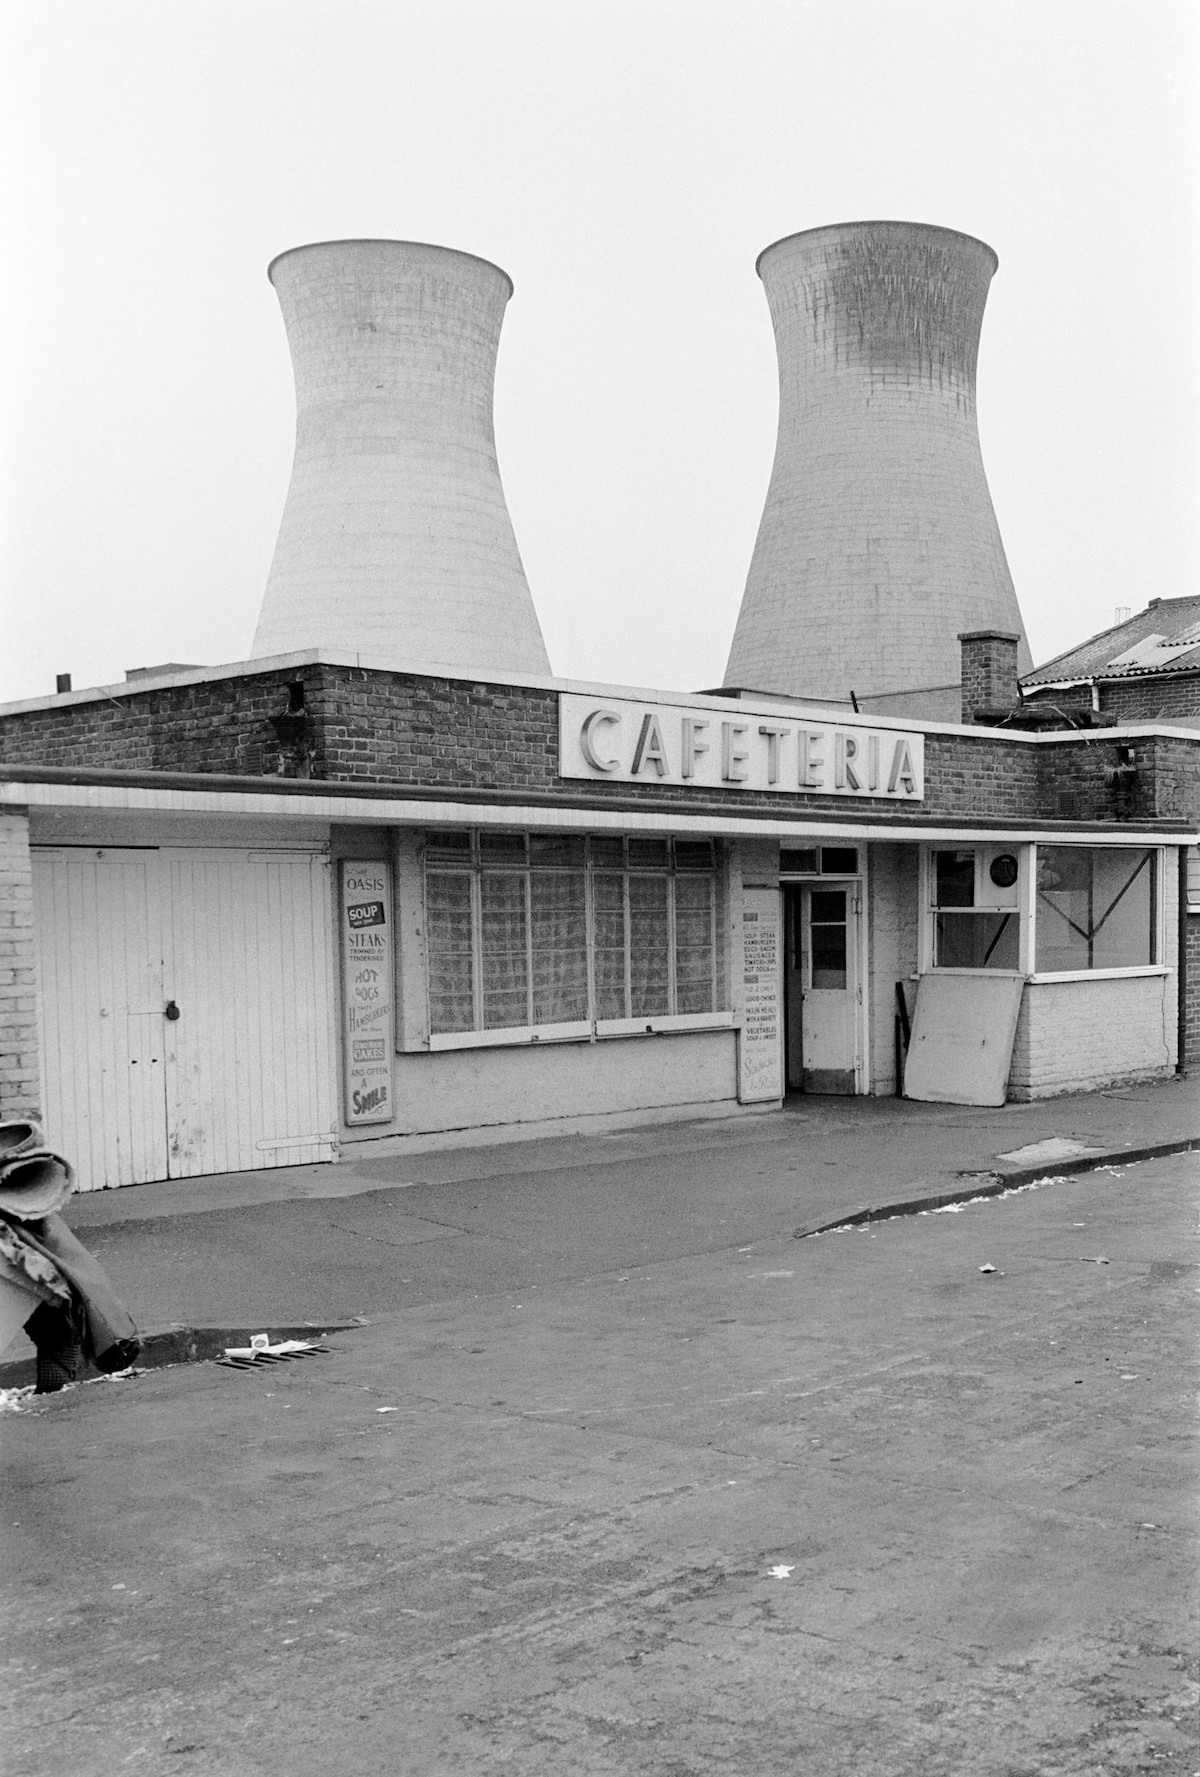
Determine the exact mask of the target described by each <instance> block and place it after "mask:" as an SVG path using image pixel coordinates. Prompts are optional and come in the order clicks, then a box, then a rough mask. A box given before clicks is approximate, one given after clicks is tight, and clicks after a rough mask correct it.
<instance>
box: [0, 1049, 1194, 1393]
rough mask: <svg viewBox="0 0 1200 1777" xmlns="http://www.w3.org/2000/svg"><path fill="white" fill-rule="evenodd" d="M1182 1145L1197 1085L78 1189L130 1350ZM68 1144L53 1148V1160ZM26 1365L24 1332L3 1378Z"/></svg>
mask: <svg viewBox="0 0 1200 1777" xmlns="http://www.w3.org/2000/svg"><path fill="white" fill-rule="evenodd" d="M1192 1145H1200V1079H1187V1078H1178V1079H1173V1080H1169V1081H1164V1082H1156V1083H1154V1084H1152V1085H1143V1086H1130V1087H1114V1088H1112V1089H1110V1090H1108V1091H1103V1092H1093V1093H1086V1094H1079V1095H1073V1096H1069V1097H1061V1098H1054V1099H1047V1100H1041V1101H1038V1102H1036V1103H1033V1104H1008V1105H1004V1106H1001V1107H999V1108H996V1109H984V1108H976V1107H972V1106H961V1105H935V1104H922V1103H917V1102H915V1101H913V1100H908V1099H897V1098H856V1099H847V1098H813V1097H807V1098H805V1097H797V1098H794V1099H791V1100H789V1101H788V1104H787V1107H786V1109H785V1110H783V1111H782V1112H776V1113H768V1114H758V1115H751V1116H737V1117H730V1118H724V1119H716V1120H714V1119H706V1120H700V1121H692V1122H683V1123H659V1124H655V1125H651V1126H649V1127H641V1128H638V1127H631V1128H627V1129H624V1130H621V1129H618V1130H615V1131H613V1130H610V1131H607V1132H606V1133H604V1134H597V1135H588V1136H579V1135H574V1136H569V1137H562V1138H553V1137H552V1138H543V1139H540V1140H536V1141H527V1142H514V1141H506V1142H504V1143H500V1144H497V1145H494V1146H490V1147H489V1146H479V1145H475V1146H469V1147H462V1148H457V1149H446V1150H442V1151H440V1152H436V1153H429V1154H425V1155H421V1156H413V1155H411V1154H410V1155H406V1156H398V1155H388V1154H387V1153H375V1152H373V1151H372V1146H371V1145H370V1144H365V1145H363V1146H361V1147H357V1148H349V1149H347V1150H346V1155H345V1157H344V1158H343V1159H342V1160H341V1161H340V1162H338V1163H336V1164H329V1165H320V1166H302V1167H284V1168H278V1169H274V1170H270V1171H260V1172H248V1173H233V1174H220V1175H214V1176H210V1177H205V1178H198V1179H179V1180H172V1181H168V1182H163V1183H158V1184H147V1185H139V1186H132V1187H126V1188H124V1189H121V1190H115V1191H97V1192H82V1193H79V1194H77V1195H76V1196H75V1197H74V1198H73V1199H72V1200H71V1202H70V1203H69V1205H68V1207H67V1211H66V1218H67V1220H68V1222H69V1223H70V1224H71V1226H72V1227H73V1228H74V1229H75V1231H76V1232H77V1233H78V1235H79V1237H80V1238H81V1239H82V1240H83V1242H84V1244H85V1245H87V1246H88V1247H90V1248H91V1250H92V1251H93V1252H95V1253H96V1255H97V1256H98V1257H99V1258H100V1260H101V1262H102V1263H103V1264H104V1266H105V1268H106V1269H107V1271H108V1272H109V1275H110V1276H111V1277H112V1279H113V1282H114V1284H115V1285H116V1287H117V1290H118V1293H119V1294H120V1295H121V1297H122V1299H123V1300H124V1301H125V1303H126V1305H127V1306H128V1308H129V1309H130V1312H131V1313H132V1314H133V1316H134V1319H135V1320H136V1321H137V1323H138V1325H139V1327H140V1328H141V1329H142V1331H143V1333H144V1335H145V1338H146V1350H145V1355H144V1357H143V1360H142V1361H143V1363H144V1364H147V1365H155V1364H159V1363H175V1362H180V1361H186V1360H187V1359H189V1358H191V1359H196V1358H207V1357H211V1356H213V1355H214V1354H216V1353H217V1352H218V1351H219V1350H221V1349H222V1348H223V1347H224V1346H225V1345H227V1344H230V1343H235V1342H237V1343H244V1341H245V1336H246V1335H248V1334H250V1333H253V1332H260V1331H270V1332H272V1333H273V1334H276V1335H278V1336H280V1337H289V1336H303V1335H304V1334H305V1333H308V1332H311V1331H312V1330H313V1329H314V1328H316V1329H318V1330H319V1329H320V1328H322V1327H330V1326H335V1325H338V1326H340V1325H344V1324H346V1323H348V1322H352V1321H355V1320H361V1319H370V1318H372V1317H373V1316H376V1315H379V1314H381V1313H391V1312H396V1311H401V1310H404V1309H406V1308H410V1307H414V1306H418V1305H420V1304H423V1303H428V1302H434V1301H443V1300H447V1299H451V1298H454V1297H457V1296H462V1295H476V1296H477V1295H480V1294H486V1293H487V1292H489V1291H492V1290H497V1289H502V1288H509V1287H513V1286H516V1285H520V1284H522V1283H525V1284H528V1285H530V1286H532V1285H534V1284H537V1285H541V1286H544V1285H546V1284H548V1283H550V1282H554V1281H561V1280H563V1279H565V1278H569V1277H587V1276H591V1275H594V1274H596V1273H598V1272H603V1271H605V1270H611V1269H612V1268H614V1267H618V1268H619V1267H621V1266H624V1265H630V1264H646V1263H651V1262H653V1261H655V1260H656V1259H659V1258H665V1257H679V1256H681V1255H682V1254H684V1253H692V1254H699V1253H705V1252H712V1251H717V1250H720V1249H722V1248H725V1247H731V1246H737V1245H738V1244H740V1243H741V1242H743V1241H745V1240H750V1239H757V1238H759V1237H761V1236H763V1235H764V1234H768V1235H782V1234H788V1233H794V1232H797V1231H801V1232H809V1233H813V1232H817V1231H819V1230H820V1229H822V1228H830V1227H833V1226H836V1225H838V1224H840V1223H843V1222H846V1221H850V1220H856V1219H865V1218H868V1217H871V1216H877V1215H881V1214H895V1213H899V1212H902V1211H903V1212H907V1213H913V1212H915V1211H917V1210H919V1209H922V1208H931V1207H934V1206H935V1205H937V1204H943V1203H948V1202H952V1201H955V1200H959V1199H963V1198H965V1197H970V1196H975V1195H978V1194H979V1193H981V1192H986V1191H992V1190H996V1189H1003V1188H1005V1187H1006V1186H1007V1187H1011V1186H1012V1185H1015V1184H1019V1183H1022V1182H1029V1181H1030V1180H1033V1179H1037V1178H1041V1177H1045V1176H1047V1175H1050V1174H1054V1175H1058V1176H1063V1175H1066V1174H1068V1173H1070V1172H1072V1171H1079V1170H1089V1169H1091V1168H1093V1167H1095V1166H1097V1165H1103V1164H1106V1163H1122V1162H1128V1161H1130V1160H1133V1159H1138V1158H1146V1157H1149V1156H1152V1155H1157V1154H1165V1153H1170V1152H1176V1151H1180V1150H1183V1149H1186V1148H1188V1147H1189V1146H1192ZM68 1157H69V1156H68ZM32 1377H33V1354H32V1347H31V1346H29V1344H28V1341H26V1340H25V1339H24V1338H23V1336H22V1338H21V1340H19V1341H18V1342H17V1343H16V1344H14V1345H13V1346H10V1347H9V1349H8V1351H7V1352H6V1353H3V1354H0V1386H7V1387H12V1386H19V1385H21V1384H24V1383H26V1382H28V1381H31V1380H32Z"/></svg>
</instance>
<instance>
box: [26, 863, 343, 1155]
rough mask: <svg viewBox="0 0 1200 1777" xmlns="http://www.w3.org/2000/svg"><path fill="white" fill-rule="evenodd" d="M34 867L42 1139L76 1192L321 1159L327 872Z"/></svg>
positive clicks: (328, 1116) (329, 987)
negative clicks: (74, 1179)
mask: <svg viewBox="0 0 1200 1777" xmlns="http://www.w3.org/2000/svg"><path fill="white" fill-rule="evenodd" d="M35 856H36V863H35V871H36V875H35V890H34V904H35V927H36V931H37V936H38V950H39V962H40V968H39V974H40V980H41V992H40V1006H41V1020H42V1035H43V1058H44V1066H45V1090H46V1106H47V1117H46V1134H47V1140H48V1141H49V1142H50V1145H51V1146H52V1147H55V1148H57V1149H59V1150H60V1151H61V1152H62V1153H64V1154H65V1155H66V1156H67V1158H68V1159H70V1160H72V1162H73V1163H74V1164H75V1166H76V1167H77V1169H78V1172H79V1184H80V1188H81V1189H85V1190H86V1189H91V1188H98V1187H99V1186H101V1185H118V1184H121V1185H123V1184H135V1183H142V1182H144V1181H146V1180H149V1179H155V1178H188V1177H194V1176H196V1175H198V1174H201V1173H209V1172H227V1171H245V1170H248V1169H250V1168H254V1167H262V1166H279V1165H287V1164H301V1163H305V1162H309V1161H313V1160H323V1159H329V1158H330V1157H331V1156H332V1153H333V1135H334V1125H335V1121H336V1115H337V1100H336V1084H335V1067H334V1051H333V1042H332V1036H331V1031H332V1014H333V997H332V996H333V969H332V937H331V933H332V925H331V913H330V904H329V872H328V864H327V862H326V860H325V859H324V858H323V857H322V856H320V855H318V854H315V853H310V852H309V853H306V852H295V853H270V852H260V853H247V852H234V851H221V852H218V851H213V852H198V851H189V850H182V849H180V850H171V851H168V850H159V851H151V850H147V851H145V852H141V853H136V852H133V853H117V852H114V851H109V850H105V851H82V850H80V851H76V850H67V849H63V850H61V851H57V852H53V853H49V854H45V853H43V854H35Z"/></svg>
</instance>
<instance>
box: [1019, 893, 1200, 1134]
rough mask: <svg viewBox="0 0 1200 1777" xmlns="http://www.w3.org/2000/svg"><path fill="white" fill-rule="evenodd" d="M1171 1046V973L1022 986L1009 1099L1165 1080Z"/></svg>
mask: <svg viewBox="0 0 1200 1777" xmlns="http://www.w3.org/2000/svg"><path fill="white" fill-rule="evenodd" d="M1168 929H1170V928H1168ZM1175 1041H1176V1022H1175V977H1174V975H1173V974H1172V975H1130V976H1120V977H1116V978H1113V979H1110V980H1107V981H1046V982H1028V983H1027V984H1026V987H1025V993H1024V997H1023V999H1022V1001H1021V1016H1020V1018H1019V1020H1018V1023H1017V1038H1016V1043H1015V1045H1014V1047H1013V1059H1012V1067H1011V1069H1010V1071H1009V1076H1008V1096H1009V1097H1010V1098H1011V1099H1016V1100H1018V1101H1019V1102H1025V1101H1027V1100H1029V1099H1032V1098H1052V1097H1054V1096H1055V1095H1056V1094H1058V1093H1062V1092H1089V1091H1094V1090H1095V1089H1097V1088H1098V1087H1101V1086H1109V1085H1113V1084H1114V1083H1116V1082H1118V1081H1131V1080H1153V1079H1163V1078H1165V1077H1167V1076H1169V1075H1171V1074H1173V1073H1174V1071H1175ZM1035 1082H1036V1084H1035Z"/></svg>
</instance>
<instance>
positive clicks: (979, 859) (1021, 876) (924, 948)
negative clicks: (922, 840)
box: [918, 839, 1034, 978]
mask: <svg viewBox="0 0 1200 1777" xmlns="http://www.w3.org/2000/svg"><path fill="white" fill-rule="evenodd" d="M951 851H953V852H970V853H972V856H973V864H974V867H973V876H972V902H971V905H970V906H969V907H939V906H938V905H937V900H936V897H937V866H936V862H935V859H936V856H937V854H938V853H939V852H951ZM999 852H1012V853H1013V854H1015V856H1016V859H1017V881H1016V884H1015V905H1014V906H1012V907H1004V906H1003V905H998V906H990V907H989V906H988V905H987V903H986V901H981V899H980V885H981V883H982V880H983V874H984V871H985V870H986V868H987V859H988V857H989V855H990V854H993V853H999ZM1032 853H1033V847H1032V846H1031V845H1030V844H1028V843H1027V842H1022V841H1018V840H1007V839H988V840H978V839H938V840H931V841H929V842H928V843H926V844H925V845H923V846H922V847H921V855H920V869H919V872H918V893H919V895H920V897H921V909H922V919H921V923H920V933H921V937H920V960H919V965H918V966H919V970H920V973H921V974H923V975H983V976H998V975H1008V976H1010V977H1015V976H1021V977H1024V978H1028V973H1029V963H1030V959H1031V956H1032V949H1031V945H1032V929H1031V926H1030V908H1029V901H1030V882H1031V878H1032V875H1033V870H1034V864H1033V858H1032ZM942 913H963V914H967V915H970V916H977V915H986V914H992V915H994V914H996V913H1009V914H1012V915H1013V916H1014V917H1015V918H1016V921H1017V965H1016V967H1015V968H1011V969H993V968H978V969H974V968H969V967H966V966H964V965H963V964H961V963H960V964H944V963H939V962H938V960H937V954H938V944H937V922H938V915H939V914H942Z"/></svg>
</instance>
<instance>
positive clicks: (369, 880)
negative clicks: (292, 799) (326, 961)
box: [342, 859, 395, 1123]
mask: <svg viewBox="0 0 1200 1777" xmlns="http://www.w3.org/2000/svg"><path fill="white" fill-rule="evenodd" d="M394 980H395V973H394V968H393V955H392V881H391V870H390V868H389V866H388V865H387V864H386V863H382V862H379V863H374V862H372V863H366V864H364V863H360V862H359V861H358V860H357V859H355V860H353V861H350V860H344V861H343V863H342V981H343V1006H344V1029H343V1032H342V1047H343V1050H344V1052H345V1057H346V1121H347V1123H390V1122H391V1120H392V1115H393V1107H392V1046H393V1044H392V1022H393V1014H394V987H393V982H394Z"/></svg>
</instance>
